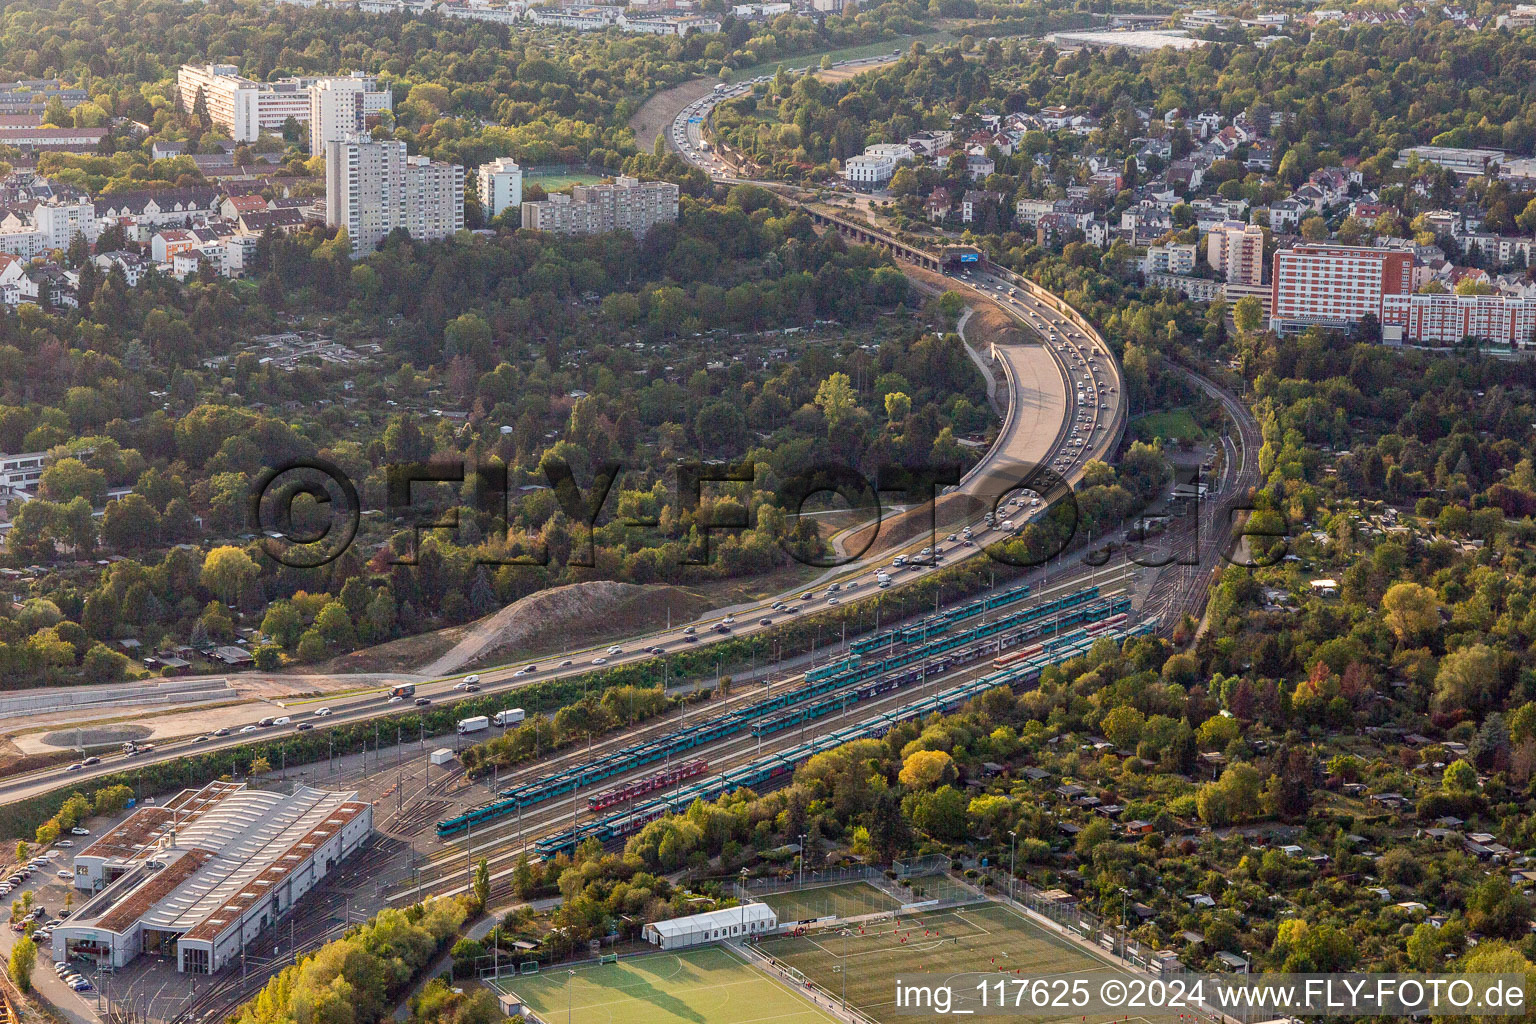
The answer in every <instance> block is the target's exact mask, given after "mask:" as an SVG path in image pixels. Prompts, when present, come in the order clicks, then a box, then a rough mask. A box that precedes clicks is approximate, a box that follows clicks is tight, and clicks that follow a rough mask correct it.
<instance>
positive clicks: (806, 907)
mask: <svg viewBox="0 0 1536 1024" xmlns="http://www.w3.org/2000/svg"><path fill="white" fill-rule="evenodd" d="M758 900H759V901H760V902H762V903H764V904H766V905H767V906H770V907H772V908H773V912H774V913H775V914H777V915H778V916H779V920H780V921H781V922H783V921H809V920H812V919H814V918H818V917H828V916H833V917H842V918H848V917H861V916H863V915H865V914H879V913H882V912H885V911H891V910H895V909H896V908H897V907H899V906H901V904H900V903H899V902H897V900H896V897H894V896H892V895H890V894H889V893H885V892H881V891H880V890H879V889H876V888H875V887H874V886H872V885H870V884H869V883H868V882H839V883H838V884H836V885H819V886H816V887H815V888H811V889H798V890H795V891H793V892H776V893H770V894H768V895H766V896H759V897H758Z"/></svg>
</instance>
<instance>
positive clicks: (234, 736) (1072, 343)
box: [0, 105, 1123, 803]
mask: <svg viewBox="0 0 1536 1024" xmlns="http://www.w3.org/2000/svg"><path fill="white" fill-rule="evenodd" d="M691 109H692V105H690V107H689V108H685V109H684V110H683V111H680V112H679V113H678V114H677V115H676V118H675V119H674V131H673V132H669V133H668V137H669V140H675V135H676V131H675V129H676V125H677V124H678V123H681V124H682V125H684V126H685V132H686V131H690V130H693V129H696V128H697V127H698V126H697V125H693V124H691V123H690V121H691V116H690V114H689V110H691ZM679 152H685V150H683V149H682V148H679ZM685 155H686V153H685ZM692 158H697V159H707V160H711V161H716V162H718V161H717V158H714V157H712V156H710V155H708V154H702V155H701V153H700V150H699V149H697V148H696V147H695V148H694V157H692ZM721 166H722V167H723V166H724V165H723V164H722V165H721ZM712 173H713V172H712ZM716 177H717V178H722V179H723V178H725V174H724V172H720V173H716ZM953 280H954V283H955V285H956V287H957V288H958V290H961V291H963V292H966V293H967V294H969V295H970V296H971V298H973V299H976V300H985V301H990V302H992V303H994V304H995V305H997V306H998V308H1000V309H1003V310H1004V311H1005V312H1007V313H1008V315H1010V316H1012V317H1013V318H1014V319H1016V320H1017V321H1018V322H1020V323H1023V324H1025V325H1027V326H1028V327H1030V329H1031V330H1032V331H1034V332H1035V333H1036V334H1037V335H1038V336H1039V337H1040V338H1041V341H1042V344H1023V345H999V346H996V349H995V352H994V353H993V356H994V357H995V359H996V365H998V367H999V368H1000V369H1001V370H1002V373H1003V376H1004V378H1005V381H1006V383H1007V385H1008V412H1007V415H1006V416H1005V419H1004V422H1003V425H1002V427H1001V429H1000V431H999V434H998V436H997V438H996V439H995V441H994V442H993V444H992V446H991V448H990V449H989V450H988V451H987V453H986V454H985V455H984V456H983V458H982V459H981V460H980V461H979V462H978V464H977V465H976V466H974V467H973V468H972V469H971V470H970V471H969V472H968V473H967V474H966V476H965V478H964V479H963V480H962V482H961V484H960V486H959V488H958V489H957V490H958V491H960V492H961V493H963V494H966V495H969V496H971V497H973V498H975V499H976V500H975V501H974V502H972V503H969V504H970V505H971V506H972V507H974V508H976V509H987V510H990V508H991V507H992V506H993V505H994V504H996V503H997V502H998V500H999V499H1000V498H1004V497H1005V496H1006V500H1007V501H1009V502H1012V503H1013V504H1012V505H1011V506H1010V507H1011V508H1014V509H1017V511H1012V512H1009V511H1007V510H1006V509H1005V510H1003V512H1002V514H1000V515H999V516H998V517H997V523H998V525H999V526H1001V525H1002V524H1003V522H1004V521H1005V520H1007V519H1008V516H1010V515H1012V516H1014V517H1022V516H1023V515H1025V514H1027V513H1030V510H1031V508H1032V506H1030V505H1029V504H1027V502H1029V501H1032V500H1033V498H1034V495H1033V494H1031V493H1030V492H1028V491H1025V492H1020V493H1016V494H1008V493H1007V492H1008V491H1009V489H1011V488H1014V487H1016V486H1017V485H1018V484H1019V482H1020V480H1022V479H1024V478H1025V477H1026V476H1027V475H1028V474H1029V473H1030V471H1031V470H1032V469H1033V468H1034V467H1036V466H1041V465H1047V464H1048V465H1050V466H1051V467H1052V468H1053V469H1055V470H1056V471H1057V473H1059V474H1060V476H1061V477H1062V479H1063V482H1064V483H1066V484H1070V483H1074V482H1075V481H1076V480H1077V479H1078V478H1079V477H1080V475H1081V472H1082V468H1083V466H1084V465H1085V464H1086V463H1087V462H1088V461H1089V460H1090V459H1093V458H1103V457H1106V456H1108V454H1109V453H1111V452H1112V451H1113V449H1114V447H1115V446H1116V445H1117V444H1118V441H1119V438H1118V429H1117V428H1116V427H1115V426H1113V425H1112V424H1114V423H1116V422H1123V415H1120V414H1119V403H1120V402H1121V401H1122V400H1123V388H1122V384H1121V381H1120V375H1119V367H1118V364H1117V363H1116V361H1115V359H1114V356H1113V355H1112V354H1111V353H1110V352H1109V350H1108V347H1107V345H1105V343H1104V341H1103V339H1102V338H1101V337H1099V336H1098V335H1097V332H1094V331H1092V329H1091V328H1088V327H1087V325H1086V324H1085V323H1083V322H1081V321H1080V319H1078V318H1075V317H1074V316H1072V315H1069V314H1068V313H1066V312H1063V310H1062V309H1058V308H1056V307H1055V306H1053V305H1051V304H1049V303H1048V302H1047V301H1046V300H1043V299H1041V298H1039V297H1037V296H1036V295H1034V294H1031V292H1030V291H1029V288H1031V287H1032V286H1029V285H1027V283H1026V282H1023V281H1022V279H1018V278H1016V277H1015V276H1013V275H1010V274H1008V273H1007V272H1006V271H1001V270H998V271H990V272H981V271H978V272H977V273H976V275H975V277H974V280H971V279H968V278H965V277H956V278H954V279H953ZM1049 367H1054V370H1052V369H1049ZM1074 375H1075V379H1074ZM1069 382H1071V383H1069ZM1073 384H1075V385H1076V386H1072V385H1073ZM1079 394H1081V397H1078V396H1079ZM1047 490H1054V488H1048V489H1047ZM907 514H909V515H910V514H914V513H912V512H908V513H907ZM916 514H923V511H922V510H919V512H918V513H916ZM1018 526H1022V522H1020V523H1019V524H1017V526H1016V527H1015V529H1016V528H1017V527H1018ZM947 529H949V530H952V531H953V534H951V536H952V537H953V539H947V538H945V535H944V534H943V533H940V534H938V535H933V536H931V535H929V534H928V533H927V532H926V531H924V532H922V533H919V534H918V535H917V536H916V537H914V538H913V539H912V540H910V541H908V542H906V543H903V544H901V545H899V546H896V547H892V548H888V549H886V550H884V551H881V552H879V553H874V554H867V555H865V556H864V557H862V558H859V559H858V560H856V561H854V562H851V563H849V564H847V565H843V566H840V567H837V568H833V569H829V570H828V571H827V572H826V573H824V574H823V575H822V576H820V577H819V578H817V579H816V580H815V581H814V582H813V583H812V584H811V585H809V586H805V587H797V588H795V589H794V590H791V591H786V592H784V593H782V594H779V595H776V596H774V597H770V598H764V599H762V600H761V601H754V602H748V603H745V604H741V605H736V606H733V607H732V608H731V609H730V610H729V611H718V612H714V613H709V614H707V615H705V616H702V617H700V618H699V619H697V620H695V621H693V622H689V623H677V624H676V625H674V626H673V627H672V628H670V629H667V630H660V631H654V632H649V633H647V634H644V635H640V636H636V637H634V638H632V639H631V640H629V641H628V642H625V643H623V644H619V645H609V646H601V645H599V646H594V647H589V648H585V649H580V650H573V651H572V652H571V653H570V654H569V656H568V657H566V658H563V659H561V660H559V661H557V662H555V663H554V664H550V663H548V662H546V663H544V664H540V665H536V666H527V665H518V664H509V665H505V666H501V667H497V668H493V669H487V670H484V671H481V672H480V673H479V676H480V680H479V685H480V687H481V688H482V695H483V694H495V693H506V694H508V695H509V700H508V706H514V704H515V692H516V691H517V690H518V689H520V688H522V687H525V686H527V685H530V684H532V683H536V682H541V681H545V680H549V679H556V678H562V677H570V676H575V675H579V674H581V673H584V672H590V671H592V670H593V669H595V668H601V667H602V666H604V665H621V664H626V663H631V662H635V661H640V660H645V659H650V658H654V657H657V656H659V655H664V654H668V653H674V652H677V651H680V650H688V649H693V648H696V647H699V648H702V647H705V646H707V645H709V644H711V643H715V642H719V641H720V640H722V639H725V638H726V637H728V636H732V637H740V636H743V635H752V634H755V633H762V632H766V631H769V630H771V629H772V628H773V627H774V626H775V625H776V624H778V623H780V622H782V621H783V620H785V619H786V618H789V617H792V616H801V615H804V614H809V613H811V612H814V611H816V610H821V609H824V608H828V607H830V606H834V605H837V604H839V603H841V602H844V601H848V600H854V599H858V598H862V597H864V596H866V595H870V594H872V593H878V592H879V590H877V589H876V588H877V587H879V586H880V584H879V583H878V582H877V581H876V579H875V573H876V572H877V571H885V570H888V569H889V570H891V577H892V578H891V579H890V581H889V583H888V584H887V585H888V586H889V587H891V588H895V587H901V586H906V585H910V584H911V583H913V582H916V581H918V580H921V579H923V578H924V577H925V576H927V575H929V574H931V573H933V572H936V571H939V570H940V569H941V568H943V567H944V566H946V565H949V564H953V563H954V562H956V561H958V560H960V559H964V558H970V557H976V556H977V555H980V554H982V553H983V552H984V550H985V548H987V547H988V546H989V545H991V544H994V543H996V542H999V541H1002V540H1005V539H1007V538H1008V537H1009V536H1010V535H1011V532H1012V531H1008V530H1002V529H995V528H993V527H992V526H989V525H988V524H987V523H986V522H985V521H984V519H983V512H981V511H977V512H974V513H968V514H967V515H966V517H965V518H964V520H963V521H961V522H952V523H950V524H949V525H948V527H947ZM967 529H969V530H970V535H969V536H966V535H965V531H966V530H967ZM930 546H931V547H933V548H934V549H935V550H934V552H933V554H931V555H929V556H926V558H925V557H920V556H921V554H922V552H921V549H923V548H925V547H930ZM898 555H899V556H902V557H903V559H904V560H905V561H906V562H907V564H906V565H905V566H904V567H902V569H901V570H900V571H897V570H895V569H893V568H892V562H893V560H894V557H895V556H898ZM925 563H926V564H925ZM833 588H835V591H834V589H833ZM717 629H725V630H728V632H719V631H717ZM398 678H399V681H401V682H413V683H415V685H416V694H415V696H416V697H417V698H425V699H427V700H430V701H442V700H445V699H452V698H454V697H456V696H460V694H459V692H458V691H457V690H456V687H458V686H461V685H462V684H461V679H462V676H460V675H455V676H451V677H447V678H442V679H436V680H423V679H420V678H419V677H417V676H413V675H411V674H410V673H399V674H398ZM332 681H333V682H334V684H335V685H336V687H338V688H341V687H346V686H347V685H348V683H349V682H355V680H349V679H348V677H347V676H345V675H341V676H336V677H334V679H333V680H332ZM387 694H388V685H387V683H386V684H384V685H378V684H372V685H367V684H365V685H364V686H363V687H362V688H360V689H358V690H355V691H353V692H352V693H350V694H347V695H329V696H327V695H322V696H319V697H313V698H306V699H303V700H290V701H285V702H283V703H282V704H280V705H276V706H274V703H270V702H267V701H262V700H251V701H248V702H246V703H244V704H241V705H236V706H230V707H225V708H220V709H209V710H208V711H207V712H206V713H205V712H198V715H199V717H200V718H202V719H203V720H204V721H206V722H207V723H209V724H208V725H207V726H205V727H206V728H209V729H210V730H212V729H213V728H214V726H222V727H223V728H225V729H228V730H229V735H226V736H218V735H207V734H205V735H204V736H201V737H186V736H185V735H183V736H175V735H160V734H158V732H157V734H156V735H154V736H152V737H151V739H152V740H153V741H154V742H155V744H156V746H155V749H154V750H153V751H152V752H150V753H147V754H140V755H139V756H137V757H136V758H133V759H128V758H125V757H123V756H122V755H104V756H102V757H101V763H99V764H96V765H91V766H83V767H77V768H75V770H73V771H71V770H68V768H66V767H53V768H48V769H43V770H40V771H35V772H31V773H27V774H24V775H19V776H14V777H12V778H9V779H6V780H4V781H0V803H10V802H14V801H17V800H22V799H26V798H28V797H31V796H35V795H38V794H41V793H45V792H48V791H50V790H52V789H55V788H58V787H61V786H66V785H70V784H75V783H80V782H85V781H88V780H90V779H92V778H96V777H100V776H103V775H108V774H112V773H116V772H118V771H121V770H123V769H125V768H134V767H137V766H139V765H143V764H151V763H155V762H157V761H163V760H171V759H174V758H178V757H183V756H186V755H188V754H191V753H198V754H201V753H205V752H208V751H214V750H221V749H232V748H235V747H238V746H241V745H243V744H245V743H248V742H252V741H259V740H262V739H266V738H270V737H272V736H274V735H277V734H279V733H280V732H281V731H282V730H283V729H292V728H296V727H297V726H299V725H301V724H304V725H313V726H324V725H339V724H343V723H349V722H356V721H363V720H372V719H385V720H387V719H388V718H390V717H396V716H402V715H405V714H408V713H410V712H412V711H413V710H414V707H413V705H412V703H411V701H410V700H405V701H398V702H395V703H391V702H390V701H389V698H388V696H387ZM278 716H287V717H290V718H291V719H292V724H290V725H286V726H281V727H261V726H259V725H258V724H257V723H259V722H260V721H261V720H262V719H264V718H272V717H278ZM68 724H69V725H76V724H87V723H84V722H74V721H71V722H70V723H68ZM140 724H143V725H146V726H149V727H150V728H151V729H156V727H157V721H156V718H154V717H148V718H143V719H141V720H140ZM242 730H246V731H242Z"/></svg>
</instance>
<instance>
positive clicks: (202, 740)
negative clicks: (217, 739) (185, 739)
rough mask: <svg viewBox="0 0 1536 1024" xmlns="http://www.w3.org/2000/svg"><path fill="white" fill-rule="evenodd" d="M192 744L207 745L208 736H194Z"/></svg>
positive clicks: (204, 734) (205, 734)
mask: <svg viewBox="0 0 1536 1024" xmlns="http://www.w3.org/2000/svg"><path fill="white" fill-rule="evenodd" d="M192 742H193V743H207V742H208V734H207V733H203V734H202V735H201V736H194V737H193V738H192Z"/></svg>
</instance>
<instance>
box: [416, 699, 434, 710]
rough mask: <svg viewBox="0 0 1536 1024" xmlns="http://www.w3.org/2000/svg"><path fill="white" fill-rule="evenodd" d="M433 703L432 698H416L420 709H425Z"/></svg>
mask: <svg viewBox="0 0 1536 1024" xmlns="http://www.w3.org/2000/svg"><path fill="white" fill-rule="evenodd" d="M431 703H432V698H431V697H417V698H416V706H417V707H419V708H424V707H426V706H427V705H428V704H431Z"/></svg>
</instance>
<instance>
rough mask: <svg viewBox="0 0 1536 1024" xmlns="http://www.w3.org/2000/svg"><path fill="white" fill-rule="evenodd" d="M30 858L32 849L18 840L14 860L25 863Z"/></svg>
mask: <svg viewBox="0 0 1536 1024" xmlns="http://www.w3.org/2000/svg"><path fill="white" fill-rule="evenodd" d="M31 856H32V847H30V846H28V845H27V841H26V840H25V839H18V840H17V841H16V860H17V861H18V862H25V861H26V860H27V858H29V857H31Z"/></svg>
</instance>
